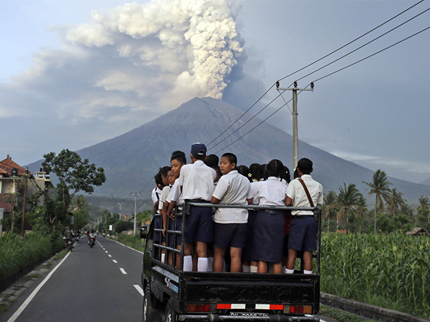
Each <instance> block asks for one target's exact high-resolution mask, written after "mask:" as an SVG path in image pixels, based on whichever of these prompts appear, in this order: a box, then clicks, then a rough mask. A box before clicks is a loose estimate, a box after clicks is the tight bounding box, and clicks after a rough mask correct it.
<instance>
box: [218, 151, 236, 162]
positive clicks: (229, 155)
mask: <svg viewBox="0 0 430 322" xmlns="http://www.w3.org/2000/svg"><path fill="white" fill-rule="evenodd" d="M221 158H227V159H228V162H230V163H234V164H235V165H237V157H236V156H235V155H234V154H233V153H228V152H227V153H224V154H223V155H222V157H221Z"/></svg>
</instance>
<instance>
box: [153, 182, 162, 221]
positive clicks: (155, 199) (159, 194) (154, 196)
mask: <svg viewBox="0 0 430 322" xmlns="http://www.w3.org/2000/svg"><path fill="white" fill-rule="evenodd" d="M161 192H162V191H161V190H160V189H159V188H158V187H155V188H154V189H152V192H151V199H152V204H153V205H155V203H156V202H157V201H159V198H160V196H161ZM157 195H158V198H157ZM158 209H160V202H158ZM159 213H160V211H159V210H157V214H159Z"/></svg>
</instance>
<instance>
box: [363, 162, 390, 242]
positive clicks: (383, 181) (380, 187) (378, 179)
mask: <svg viewBox="0 0 430 322" xmlns="http://www.w3.org/2000/svg"><path fill="white" fill-rule="evenodd" d="M363 183H365V184H366V185H368V186H369V187H370V191H369V196H370V195H373V194H374V195H375V196H376V202H375V215H374V225H373V233H374V234H375V235H376V214H377V213H378V211H379V210H381V209H383V206H384V205H383V202H382V199H384V200H385V201H387V200H388V199H389V197H390V191H391V190H390V185H391V182H389V181H388V179H387V174H386V173H385V171H381V170H380V169H379V170H376V172H375V173H374V174H373V180H372V181H371V182H364V181H363Z"/></svg>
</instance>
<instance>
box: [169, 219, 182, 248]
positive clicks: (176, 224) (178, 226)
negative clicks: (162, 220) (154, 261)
mask: <svg viewBox="0 0 430 322" xmlns="http://www.w3.org/2000/svg"><path fill="white" fill-rule="evenodd" d="M167 220H168V223H169V227H168V229H169V230H177V231H182V216H175V220H173V219H170V218H168V219H167ZM168 234H169V247H172V248H176V246H178V245H181V242H182V234H175V233H168ZM175 239H176V245H175V243H174V241H175Z"/></svg>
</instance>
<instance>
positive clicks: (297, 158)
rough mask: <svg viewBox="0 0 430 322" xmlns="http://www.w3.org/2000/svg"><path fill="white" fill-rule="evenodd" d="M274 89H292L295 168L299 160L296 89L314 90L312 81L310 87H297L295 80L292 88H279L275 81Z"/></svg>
mask: <svg viewBox="0 0 430 322" xmlns="http://www.w3.org/2000/svg"><path fill="white" fill-rule="evenodd" d="M276 89H277V90H278V91H293V168H294V171H295V170H296V168H297V163H298V162H299V138H298V137H299V135H298V131H299V130H298V120H297V116H298V115H299V113H297V91H300V92H303V91H312V92H313V91H314V83H311V88H310V89H308V88H297V82H294V87H293V88H279V82H276Z"/></svg>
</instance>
